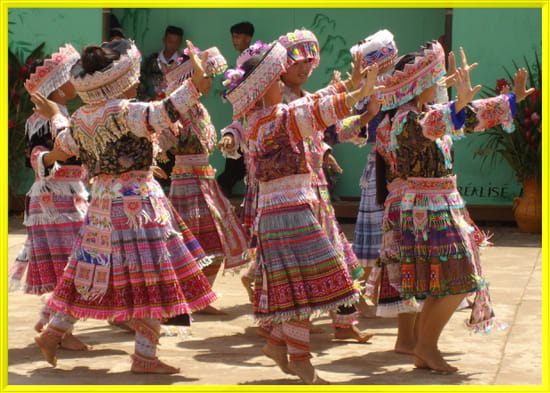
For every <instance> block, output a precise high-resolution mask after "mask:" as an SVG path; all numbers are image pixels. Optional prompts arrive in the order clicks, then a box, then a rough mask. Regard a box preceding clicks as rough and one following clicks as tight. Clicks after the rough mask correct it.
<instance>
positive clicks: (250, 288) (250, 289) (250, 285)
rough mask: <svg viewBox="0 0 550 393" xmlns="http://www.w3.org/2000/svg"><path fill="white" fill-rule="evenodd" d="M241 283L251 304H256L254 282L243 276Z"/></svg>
mask: <svg viewBox="0 0 550 393" xmlns="http://www.w3.org/2000/svg"><path fill="white" fill-rule="evenodd" d="M241 282H242V284H243V286H244V288H245V289H246V293H247V294H248V300H250V303H254V280H253V279H251V278H250V277H248V276H242V277H241Z"/></svg>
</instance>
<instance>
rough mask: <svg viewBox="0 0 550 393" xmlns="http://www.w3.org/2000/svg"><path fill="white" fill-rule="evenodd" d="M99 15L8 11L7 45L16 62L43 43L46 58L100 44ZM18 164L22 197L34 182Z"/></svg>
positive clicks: (80, 11) (72, 11) (51, 10)
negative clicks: (70, 48) (59, 51)
mask: <svg viewBox="0 0 550 393" xmlns="http://www.w3.org/2000/svg"><path fill="white" fill-rule="evenodd" d="M101 29H102V11H101V9H100V8H92V9H86V8H10V9H9V10H8V35H9V36H8V45H9V49H10V50H11V51H12V52H13V53H15V54H16V55H17V54H20V56H19V58H26V57H27V56H28V55H29V54H30V53H31V52H32V50H33V49H35V48H36V47H37V46H38V45H40V44H41V43H42V42H45V43H46V45H45V47H44V53H45V54H47V55H48V54H50V53H52V52H54V51H56V50H57V49H58V48H59V47H60V46H62V45H64V44H65V43H71V44H72V45H73V46H74V47H75V49H76V50H78V51H80V50H81V49H82V47H83V46H84V45H87V44H91V43H94V44H95V43H98V42H101V31H102V30H101ZM23 163H24V161H23V160H22V162H21V163H11V162H10V163H9V165H20V167H21V170H20V172H19V179H18V180H19V181H18V183H19V184H18V187H17V192H18V193H21V194H24V193H26V192H27V191H28V189H29V188H30V186H31V185H32V182H33V180H34V173H33V171H32V170H31V169H30V168H27V167H25V166H24V164H23Z"/></svg>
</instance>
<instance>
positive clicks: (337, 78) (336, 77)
mask: <svg viewBox="0 0 550 393" xmlns="http://www.w3.org/2000/svg"><path fill="white" fill-rule="evenodd" d="M341 81H342V73H341V72H340V71H339V70H334V71H332V79H331V80H330V83H329V84H330V85H333V84H335V83H338V82H341Z"/></svg>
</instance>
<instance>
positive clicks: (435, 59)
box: [380, 41, 446, 110]
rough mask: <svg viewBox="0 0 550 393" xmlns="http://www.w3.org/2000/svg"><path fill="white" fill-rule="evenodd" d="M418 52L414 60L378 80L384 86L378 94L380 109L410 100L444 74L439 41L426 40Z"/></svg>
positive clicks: (441, 48) (443, 58)
mask: <svg viewBox="0 0 550 393" xmlns="http://www.w3.org/2000/svg"><path fill="white" fill-rule="evenodd" d="M420 53H421V55H418V56H416V57H415V59H414V62H412V63H409V64H405V67H404V68H403V70H402V71H398V70H394V71H393V73H392V74H391V75H388V76H386V77H384V78H383V79H382V80H381V81H380V84H381V85H383V86H385V88H384V89H383V90H382V92H381V94H380V98H381V99H382V108H381V109H382V110H389V109H393V108H396V107H398V106H400V105H402V104H404V103H406V102H408V101H410V100H411V99H412V98H413V97H415V96H417V95H419V94H420V93H422V92H423V91H424V90H426V89H427V88H429V87H430V86H432V85H434V84H435V83H437V82H438V81H439V80H440V79H441V78H442V77H443V76H444V75H445V73H446V70H445V51H444V49H443V47H442V46H441V44H440V43H439V42H437V41H430V42H427V43H426V46H422V47H421V48H420Z"/></svg>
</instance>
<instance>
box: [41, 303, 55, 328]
mask: <svg viewBox="0 0 550 393" xmlns="http://www.w3.org/2000/svg"><path fill="white" fill-rule="evenodd" d="M38 316H39V319H38V321H39V322H40V323H41V324H42V326H46V325H47V324H48V322H50V319H51V318H52V309H51V308H49V307H48V306H47V305H46V304H44V305H43V306H42V308H41V309H40V312H39V313H38Z"/></svg>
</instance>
